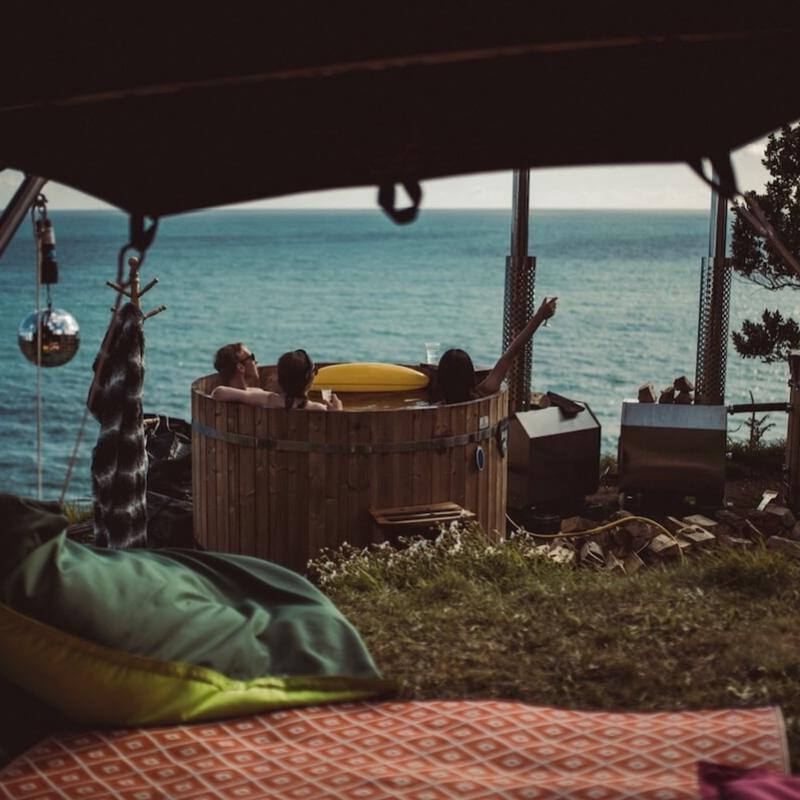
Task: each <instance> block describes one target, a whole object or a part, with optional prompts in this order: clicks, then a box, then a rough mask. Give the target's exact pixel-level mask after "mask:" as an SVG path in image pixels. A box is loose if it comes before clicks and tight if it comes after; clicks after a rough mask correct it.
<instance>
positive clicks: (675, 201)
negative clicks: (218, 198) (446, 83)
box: [0, 138, 769, 209]
mask: <svg viewBox="0 0 800 800" xmlns="http://www.w3.org/2000/svg"><path fill="white" fill-rule="evenodd" d="M766 142H767V140H766V138H764V139H760V140H758V141H756V142H752V143H751V144H749V145H747V146H745V147H743V148H741V149H739V150H737V151H735V152H734V153H733V164H734V169H735V171H736V176H737V181H738V184H739V188H740V189H741V190H742V191H745V190H748V189H753V190H756V191H760V190H761V189H762V188H763V187H764V184H765V182H766V180H767V179H768V177H769V176H768V174H767V172H766V170H765V169H764V167H763V166H762V165H761V159H762V157H763V153H764V147H765V145H766ZM20 179H21V176H20V173H18V172H14V171H13V170H5V171H3V172H0V206H5V204H6V203H7V201H8V199H9V198H10V197H11V195H12V194H13V192H14V191H15V189H16V188H17V186H18V185H19V181H20ZM511 187H512V174H511V173H510V172H491V173H482V174H474V175H464V176H457V177H453V178H441V179H437V180H429V181H425V182H423V184H422V190H423V198H422V208H423V209H425V208H511ZM45 194H46V195H47V199H48V201H49V204H50V208H53V209H59V208H60V209H67V208H69V209H97V208H109V207H110V206H107V205H106V204H104V203H102V202H101V201H99V200H96V199H95V198H93V197H90V196H88V195H85V194H82V193H80V192H77V191H75V190H74V189H71V188H68V187H66V186H61V185H59V184H56V183H50V184H48V185H47V186H46V187H45ZM376 195H377V192H376V189H375V187H361V188H353V189H338V190H333V191H325V192H313V193H309V194H294V195H287V196H285V197H278V198H272V199H270V200H260V201H257V202H254V203H246V204H242V205H238V206H233V207H234V208H281V209H289V208H315V209H321V208H375V207H376ZM710 196H711V195H710V189H709V188H708V186H707V185H706V184H705V183H703V182H702V181H701V180H700V178H698V177H697V176H696V175H695V174H694V172H692V170H691V169H690V168H689V167H688V166H686V165H685V164H669V165H661V164H659V165H655V164H650V165H642V166H625V167H618V166H598V167H569V168H548V169H536V170H532V172H531V182H530V204H531V208H534V209H536V208H539V209H546V208H584V209H586V208H592V209H594V208H597V209H614V208H620V209H623V208H637V209H708V208H709V205H710ZM402 204H403V202H402V201H401V199H400V198H398V205H402Z"/></svg>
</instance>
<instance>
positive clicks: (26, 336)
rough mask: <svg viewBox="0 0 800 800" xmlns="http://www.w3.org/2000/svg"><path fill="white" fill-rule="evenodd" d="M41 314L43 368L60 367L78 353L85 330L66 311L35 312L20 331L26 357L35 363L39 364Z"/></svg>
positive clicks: (18, 333)
mask: <svg viewBox="0 0 800 800" xmlns="http://www.w3.org/2000/svg"><path fill="white" fill-rule="evenodd" d="M40 314H41V318H42V319H41V330H42V366H43V367H60V366H61V365H62V364H66V363H67V362H68V361H70V360H71V359H72V357H73V356H74V355H75V353H77V352H78V345H79V344H80V340H81V337H80V333H81V330H80V328H79V327H78V323H77V321H76V319H75V317H73V316H72V314H70V313H69V311H64V310H63V309H62V308H51V307H48V308H46V309H44V310H43V311H39V312H37V311H31V313H30V314H28V316H27V317H25V319H23V320H22V322H20V324H19V328H17V342H18V344H19V349H20V350H22V355H24V356H25V358H27V359H28V361H30V362H31V363H33V364H36V363H37V355H38V354H37V341H36V335H37V333H38V330H39V315H40Z"/></svg>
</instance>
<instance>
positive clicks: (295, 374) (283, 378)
mask: <svg viewBox="0 0 800 800" xmlns="http://www.w3.org/2000/svg"><path fill="white" fill-rule="evenodd" d="M316 374H317V368H316V366H315V365H314V362H313V361H312V360H311V356H309V354H308V353H306V351H305V350H291V351H290V352H288V353H284V354H283V355H282V356H281V357H280V358H279V359H278V386H280V387H281V391H280V396H281V397H282V399H283V407H284V408H306V409H309V410H317V411H341V409H342V401H341V400H340V399H339V398H338V397H337V396H336V395H335V394H332V395H331V399H330V400H323V401H322V402H321V403H317V402H316V401H314V400H309V399H308V390H309V389H310V388H311V384H312V383H313V382H314V376H315V375H316Z"/></svg>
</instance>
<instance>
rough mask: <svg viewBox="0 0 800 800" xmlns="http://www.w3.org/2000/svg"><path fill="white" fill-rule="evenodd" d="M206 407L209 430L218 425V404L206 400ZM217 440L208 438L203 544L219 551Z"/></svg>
mask: <svg viewBox="0 0 800 800" xmlns="http://www.w3.org/2000/svg"><path fill="white" fill-rule="evenodd" d="M203 405H204V407H205V415H204V416H205V419H204V423H205V425H206V427H208V428H212V429H213V428H214V427H215V425H216V409H217V404H216V402H215V401H214V400H211V399H210V398H204V400H203ZM217 442H218V440H217V439H214V438H212V437H211V436H206V441H205V448H206V459H205V460H206V473H205V498H206V502H207V510H206V540H205V542H204V543H203V544H204V545H205V547H207V548H208V549H209V550H216V549H217Z"/></svg>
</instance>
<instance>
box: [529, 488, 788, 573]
mask: <svg viewBox="0 0 800 800" xmlns="http://www.w3.org/2000/svg"><path fill="white" fill-rule="evenodd" d="M714 517H715V518H714V519H712V518H711V517H707V516H705V515H703V514H692V515H690V516H684V517H680V518H679V517H672V516H668V517H666V518H665V519H663V520H659V521H660V522H661V523H662V525H663V528H664V529H666V531H667V532H665V531H664V530H663V529H662V527H660V526H659V525H656V524H653V523H651V522H647V521H645V520H643V519H637V518H635V517H634V515H633V514H631V513H630V512H629V511H617V512H615V513H614V514H612V515H611V517H610V518H609V519H608V520H607V521H606V522H596V521H595V520H590V519H585V518H583V517H568V518H567V519H564V520H562V522H561V533H562V534H564V536H563V537H559V538H556V539H553V540H551V541H550V542H548V543H546V544H542V545H539V546H538V547H537V548H536V551H537V554H539V555H541V556H544V557H546V558H549V559H552V560H554V561H557V562H559V563H571V564H575V565H581V566H586V567H593V568H595V569H603V570H608V571H611V572H619V573H624V574H631V573H634V572H637V571H638V570H639V569H641V568H642V567H645V566H649V565H652V564H661V563H663V562H665V561H668V560H671V559H678V558H681V557H685V556H687V555H691V554H692V553H696V552H700V551H702V550H704V549H706V548H709V547H720V548H721V547H727V548H739V549H748V548H751V547H754V546H755V545H756V544H757V543H759V542H766V545H767V547H769V548H771V549H776V550H781V551H782V552H784V553H786V554H787V555H789V556H792V557H794V558H797V559H800V522H798V521H797V520H796V519H795V517H794V515H793V514H792V512H791V510H790V509H788V508H786V507H785V506H782V505H778V504H774V503H771V504H769V505H768V506H767V507H766V508H765V509H764V510H763V511H761V510H756V509H753V510H748V511H746V512H743V513H738V514H737V513H733V512H732V511H728V510H721V511H718V512H717V513H716V514H715V515H714ZM615 522H616V523H617V524H615V525H614V524H610V523H615ZM597 528H603V530H601V531H598V532H596V533H592V531H593V530H595V529H597ZM584 531H586V535H585V536H582V535H581V534H582V533H583V532H584ZM534 536H535V534H534Z"/></svg>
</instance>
